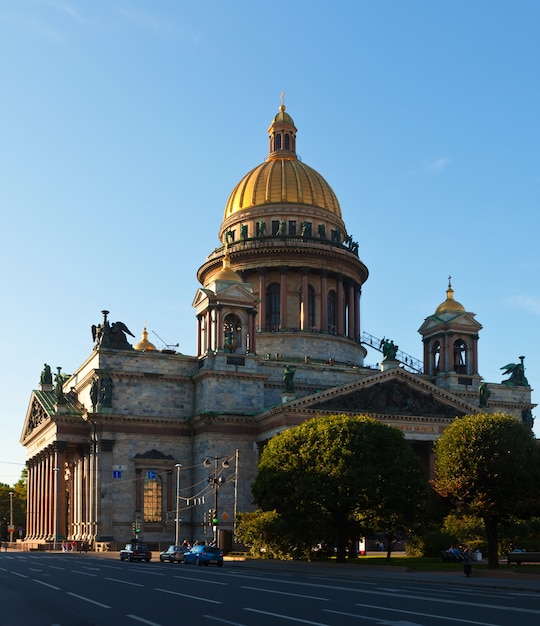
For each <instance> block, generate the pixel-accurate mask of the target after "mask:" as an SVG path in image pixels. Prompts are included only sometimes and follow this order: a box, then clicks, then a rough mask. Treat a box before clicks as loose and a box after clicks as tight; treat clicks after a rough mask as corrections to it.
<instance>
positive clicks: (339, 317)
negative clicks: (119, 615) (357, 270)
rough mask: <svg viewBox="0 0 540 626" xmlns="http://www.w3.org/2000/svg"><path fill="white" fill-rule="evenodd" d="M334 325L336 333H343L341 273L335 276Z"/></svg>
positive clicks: (343, 313) (341, 334)
mask: <svg viewBox="0 0 540 626" xmlns="http://www.w3.org/2000/svg"><path fill="white" fill-rule="evenodd" d="M336 309H337V310H336V318H337V319H336V325H337V334H338V335H339V336H340V337H342V336H343V335H344V334H345V328H344V326H345V310H344V309H345V299H344V290H343V274H339V276H338V278H337V302H336Z"/></svg>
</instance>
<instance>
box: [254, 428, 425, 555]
mask: <svg viewBox="0 0 540 626" xmlns="http://www.w3.org/2000/svg"><path fill="white" fill-rule="evenodd" d="M427 488H428V487H427V481H426V479H425V477H424V475H423V470H422V467H421V464H420V461H419V460H418V458H417V457H416V455H415V454H414V452H413V451H412V449H411V448H410V446H409V444H408V443H407V442H406V441H405V439H404V437H403V435H402V434H401V433H400V432H399V431H398V430H397V429H395V428H392V427H390V426H386V425H384V424H381V423H379V422H377V421H376V420H374V419H372V418H368V417H350V416H347V415H331V416H324V417H318V418H315V419H313V420H309V421H307V422H304V423H303V424H301V425H300V426H298V427H296V428H291V429H289V430H286V431H284V432H283V433H281V434H279V435H277V436H276V437H274V438H273V439H271V440H270V442H269V443H268V445H267V446H266V447H265V449H264V451H263V454H262V456H261V461H260V464H259V471H258V475H257V478H256V480H255V483H254V485H253V495H254V497H255V501H256V502H257V503H258V504H259V505H260V506H261V508H262V509H263V510H266V511H268V510H275V511H276V512H277V514H278V515H279V516H280V518H281V519H282V522H283V524H285V526H286V527H287V529H288V534H289V536H296V538H297V541H302V542H304V543H307V544H309V545H311V546H313V545H315V544H317V543H319V542H324V543H330V542H331V543H333V544H334V545H336V547H337V556H338V560H340V561H342V560H344V559H345V555H346V548H347V544H348V542H349V541H350V540H354V539H357V538H358V537H360V536H361V534H362V533H363V532H365V531H366V530H367V529H371V530H378V531H384V532H386V533H387V536H388V537H389V539H390V541H389V542H388V545H389V546H391V542H392V538H395V537H397V536H398V535H399V536H401V535H402V534H403V533H407V532H409V531H410V529H411V526H412V525H414V522H415V521H416V520H418V519H419V517H420V515H421V512H422V508H423V502H424V498H425V495H426V492H427ZM300 538H301V539H300Z"/></svg>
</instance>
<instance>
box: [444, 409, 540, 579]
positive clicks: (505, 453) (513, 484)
mask: <svg viewBox="0 0 540 626" xmlns="http://www.w3.org/2000/svg"><path fill="white" fill-rule="evenodd" d="M539 472H540V456H539V450H538V446H537V445H536V442H535V439H534V435H533V434H532V432H531V430H530V428H529V427H527V426H526V425H524V424H522V423H520V422H518V421H517V420H516V419H515V418H514V417H512V416H510V415H503V414H479V415H467V416H465V417H463V418H460V419H457V420H455V421H454V422H453V423H452V425H451V426H450V427H449V428H448V429H447V430H446V431H445V432H444V433H443V435H442V436H441V438H440V439H439V440H438V441H437V444H436V461H435V473H436V477H435V488H436V489H437V491H438V492H439V493H440V494H441V495H443V496H445V497H450V498H452V499H453V500H454V502H455V504H456V506H457V507H458V508H459V509H460V510H461V512H462V513H463V514H469V515H476V516H478V517H481V518H482V520H483V522H484V524H485V530H486V539H487V544H488V563H489V567H497V566H498V528H499V525H500V523H501V522H502V521H504V520H508V519H510V518H511V517H517V518H523V519H525V518H527V517H528V516H530V515H531V514H532V513H534V511H535V510H538V499H537V498H538V496H537V495H536V494H535V485H536V484H537V480H538V477H539Z"/></svg>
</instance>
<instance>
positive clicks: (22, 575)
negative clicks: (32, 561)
mask: <svg viewBox="0 0 540 626" xmlns="http://www.w3.org/2000/svg"><path fill="white" fill-rule="evenodd" d="M11 573H12V574H13V575H14V576H20V577H21V578H30V577H29V576H26V575H25V574H19V572H11Z"/></svg>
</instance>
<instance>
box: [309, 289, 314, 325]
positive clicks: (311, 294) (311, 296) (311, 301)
mask: <svg viewBox="0 0 540 626" xmlns="http://www.w3.org/2000/svg"><path fill="white" fill-rule="evenodd" d="M308 328H309V329H311V330H314V329H315V289H313V287H312V286H311V285H308Z"/></svg>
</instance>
